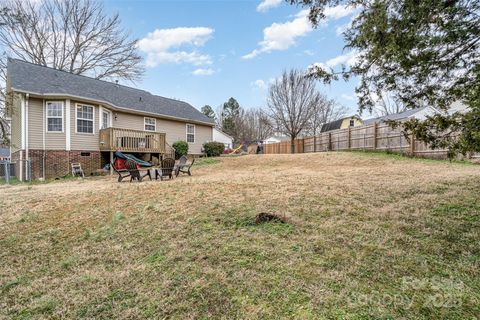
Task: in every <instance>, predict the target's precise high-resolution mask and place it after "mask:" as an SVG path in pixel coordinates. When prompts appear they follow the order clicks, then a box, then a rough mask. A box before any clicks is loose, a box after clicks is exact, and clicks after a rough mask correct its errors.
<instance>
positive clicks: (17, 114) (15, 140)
mask: <svg viewBox="0 0 480 320" xmlns="http://www.w3.org/2000/svg"><path fill="white" fill-rule="evenodd" d="M21 105H22V103H21V94H18V93H15V94H13V99H12V107H11V109H10V116H11V118H12V122H11V130H12V132H11V138H10V139H11V148H12V153H14V152H17V151H18V150H21V149H22V107H21Z"/></svg>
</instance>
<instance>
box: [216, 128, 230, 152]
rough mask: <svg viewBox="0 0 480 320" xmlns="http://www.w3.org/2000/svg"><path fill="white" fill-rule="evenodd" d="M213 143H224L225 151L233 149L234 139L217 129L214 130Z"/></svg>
mask: <svg viewBox="0 0 480 320" xmlns="http://www.w3.org/2000/svg"><path fill="white" fill-rule="evenodd" d="M213 141H216V142H221V143H223V144H224V145H225V149H232V148H233V138H232V137H230V136H229V135H228V134H226V133H225V132H223V131H221V130H219V129H217V128H213Z"/></svg>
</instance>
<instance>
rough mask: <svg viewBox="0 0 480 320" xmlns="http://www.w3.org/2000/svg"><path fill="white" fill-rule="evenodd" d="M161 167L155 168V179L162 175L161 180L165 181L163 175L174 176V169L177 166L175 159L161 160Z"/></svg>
mask: <svg viewBox="0 0 480 320" xmlns="http://www.w3.org/2000/svg"><path fill="white" fill-rule="evenodd" d="M160 165H161V168H159V169H155V179H157V178H158V176H160V180H162V181H163V177H168V178H169V179H172V178H173V169H174V167H175V159H172V158H165V159H163V160H162V162H161V164H160Z"/></svg>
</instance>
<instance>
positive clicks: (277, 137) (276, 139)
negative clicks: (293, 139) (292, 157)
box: [263, 135, 290, 144]
mask: <svg viewBox="0 0 480 320" xmlns="http://www.w3.org/2000/svg"><path fill="white" fill-rule="evenodd" d="M287 140H290V138H289V137H287V136H280V135H274V136H270V137H268V138H266V139H265V140H263V143H264V144H271V143H278V142H282V141H287Z"/></svg>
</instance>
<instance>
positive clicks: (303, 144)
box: [302, 138, 305, 153]
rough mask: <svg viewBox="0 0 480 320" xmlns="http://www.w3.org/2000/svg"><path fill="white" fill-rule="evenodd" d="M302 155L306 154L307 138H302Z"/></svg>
mask: <svg viewBox="0 0 480 320" xmlns="http://www.w3.org/2000/svg"><path fill="white" fill-rule="evenodd" d="M302 153H305V138H302Z"/></svg>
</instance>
